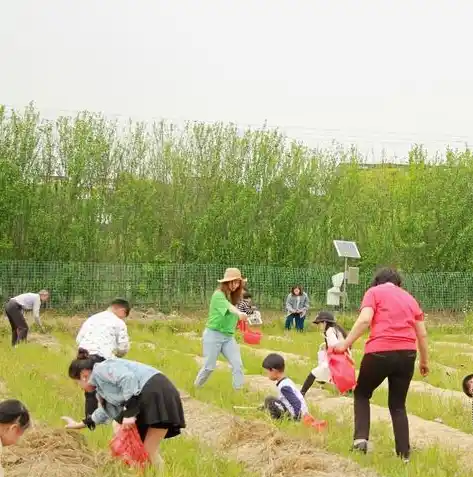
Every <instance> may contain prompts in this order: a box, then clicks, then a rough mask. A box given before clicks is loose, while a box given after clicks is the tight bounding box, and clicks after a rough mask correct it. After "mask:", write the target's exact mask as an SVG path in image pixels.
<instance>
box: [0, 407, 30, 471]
mask: <svg viewBox="0 0 473 477" xmlns="http://www.w3.org/2000/svg"><path fill="white" fill-rule="evenodd" d="M29 426H30V414H29V412H28V410H27V409H26V407H25V406H24V404H23V403H21V402H20V401H17V400H16V399H8V400H7V401H2V402H0V457H1V454H2V450H3V447H7V446H12V445H15V444H16V443H17V442H18V440H19V439H20V437H21V436H22V435H23V433H24V432H25V431H26V430H27V429H28V427H29ZM4 475H5V474H4V472H3V467H2V464H1V462H0V477H3V476H4Z"/></svg>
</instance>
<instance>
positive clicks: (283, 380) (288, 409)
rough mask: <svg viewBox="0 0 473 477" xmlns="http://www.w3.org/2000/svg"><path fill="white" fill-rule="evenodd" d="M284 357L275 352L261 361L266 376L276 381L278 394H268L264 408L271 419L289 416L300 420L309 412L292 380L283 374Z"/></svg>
mask: <svg viewBox="0 0 473 477" xmlns="http://www.w3.org/2000/svg"><path fill="white" fill-rule="evenodd" d="M285 367H286V365H285V362H284V358H283V357H282V356H281V355H279V354H276V353H271V354H269V355H268V356H266V358H265V359H264V361H263V368H264V369H265V370H266V371H267V374H268V378H269V379H270V380H271V381H275V382H276V387H277V388H278V391H279V396H278V397H277V398H275V397H274V396H268V397H267V398H266V399H265V401H264V408H265V409H266V410H267V411H268V412H269V414H270V416H271V417H272V418H273V419H284V418H289V419H292V420H295V421H300V420H301V419H302V418H303V417H304V415H306V414H308V413H309V409H308V407H307V403H306V402H305V399H304V396H303V395H302V394H301V392H300V391H299V389H297V386H296V385H295V384H294V382H293V381H292V380H291V379H289V378H288V377H287V376H286V375H285V374H284V370H285Z"/></svg>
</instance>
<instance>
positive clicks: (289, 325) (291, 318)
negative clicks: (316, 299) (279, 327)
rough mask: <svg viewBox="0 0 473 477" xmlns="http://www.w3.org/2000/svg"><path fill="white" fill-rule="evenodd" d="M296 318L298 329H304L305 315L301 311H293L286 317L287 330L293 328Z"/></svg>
mask: <svg viewBox="0 0 473 477" xmlns="http://www.w3.org/2000/svg"><path fill="white" fill-rule="evenodd" d="M294 320H295V322H296V330H297V331H304V320H305V316H302V315H300V314H299V313H291V314H290V315H289V316H288V317H287V318H286V325H285V328H286V330H290V329H291V328H292V325H293V323H294Z"/></svg>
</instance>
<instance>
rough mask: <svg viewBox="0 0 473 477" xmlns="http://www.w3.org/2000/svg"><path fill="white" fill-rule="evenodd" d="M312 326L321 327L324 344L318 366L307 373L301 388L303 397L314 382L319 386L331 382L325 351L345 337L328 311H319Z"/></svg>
mask: <svg viewBox="0 0 473 477" xmlns="http://www.w3.org/2000/svg"><path fill="white" fill-rule="evenodd" d="M314 324H316V325H319V326H322V327H323V334H324V339H325V343H322V346H321V349H320V351H319V362H318V366H317V367H316V368H314V369H313V370H312V371H311V372H310V373H309V375H308V376H307V378H306V380H305V382H304V384H303V386H302V389H301V394H302V395H303V396H305V395H306V393H307V391H308V390H309V389H310V388H311V387H312V385H313V384H314V381H317V382H318V383H321V384H322V383H331V382H332V376H331V375H330V369H329V366H328V356H327V349H328V348H333V347H334V346H336V345H337V344H338V343H339V342H340V341H343V340H344V339H345V338H346V337H347V332H346V331H345V330H344V329H343V328H342V327H341V326H340V325H339V324H338V323H337V322H336V321H335V317H334V316H333V315H332V313H330V312H328V311H321V312H320V313H319V314H318V315H317V318H316V319H315V321H314ZM348 353H349V354H351V352H350V350H348Z"/></svg>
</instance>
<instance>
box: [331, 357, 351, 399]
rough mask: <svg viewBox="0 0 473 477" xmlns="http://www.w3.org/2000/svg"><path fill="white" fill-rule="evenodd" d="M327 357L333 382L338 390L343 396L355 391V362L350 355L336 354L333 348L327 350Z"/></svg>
mask: <svg viewBox="0 0 473 477" xmlns="http://www.w3.org/2000/svg"><path fill="white" fill-rule="evenodd" d="M327 356H328V367H329V369H330V374H331V375H332V381H333V384H335V386H336V387H337V389H338V390H339V391H340V392H341V393H342V394H345V393H346V392H347V391H351V390H353V389H355V386H356V373H355V362H354V361H353V359H351V357H350V356H349V355H348V353H334V352H333V348H329V349H328V350H327Z"/></svg>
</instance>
